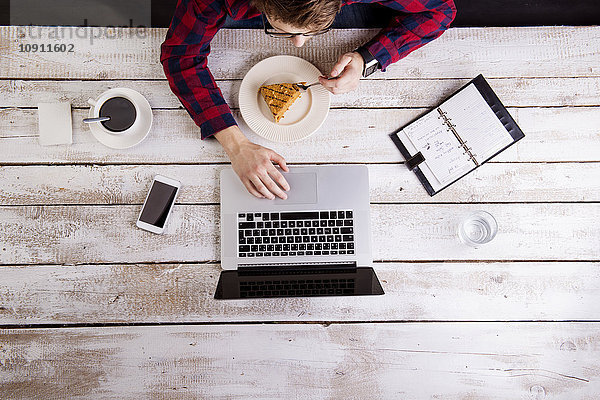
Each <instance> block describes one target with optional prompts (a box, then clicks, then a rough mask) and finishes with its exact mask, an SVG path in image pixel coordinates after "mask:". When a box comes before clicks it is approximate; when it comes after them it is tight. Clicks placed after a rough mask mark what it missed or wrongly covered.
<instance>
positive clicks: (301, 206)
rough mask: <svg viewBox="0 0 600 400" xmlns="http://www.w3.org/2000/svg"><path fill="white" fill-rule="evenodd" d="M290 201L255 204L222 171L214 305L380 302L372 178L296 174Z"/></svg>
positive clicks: (320, 169)
mask: <svg viewBox="0 0 600 400" xmlns="http://www.w3.org/2000/svg"><path fill="white" fill-rule="evenodd" d="M283 175H284V176H285V178H286V180H287V181H288V183H289V184H290V188H291V189H290V190H289V191H288V192H287V195H288V198H287V199H286V200H282V199H279V198H276V199H275V200H267V199H258V198H256V197H254V196H252V195H251V194H250V193H248V192H247V191H246V188H245V187H244V186H243V184H242V183H241V182H240V180H239V178H238V176H237V175H236V174H235V172H234V171H233V170H232V169H231V168H226V169H223V170H222V171H221V175H220V184H221V260H222V268H223V270H224V271H222V272H221V276H220V277H219V283H218V284H217V289H216V292H215V298H216V299H245V298H264V297H305V296H307V297H309V296H311V297H312V296H350V295H380V294H383V293H384V292H383V289H382V287H381V284H380V282H379V279H378V278H377V276H376V275H375V272H374V271H373V268H372V267H371V264H372V262H373V258H372V255H371V228H370V212H369V211H370V205H369V171H368V169H367V167H366V166H364V165H339V166H338V165H320V166H307V167H304V166H302V167H300V166H293V167H291V168H290V172H288V173H283Z"/></svg>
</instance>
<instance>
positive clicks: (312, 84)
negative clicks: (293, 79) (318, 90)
mask: <svg viewBox="0 0 600 400" xmlns="http://www.w3.org/2000/svg"><path fill="white" fill-rule="evenodd" d="M320 84H321V82H315V83H311V84H310V85H303V84H301V83H294V85H296V86H298V87H299V88H300V89H302V90H308V88H309V87H311V86H315V85H320Z"/></svg>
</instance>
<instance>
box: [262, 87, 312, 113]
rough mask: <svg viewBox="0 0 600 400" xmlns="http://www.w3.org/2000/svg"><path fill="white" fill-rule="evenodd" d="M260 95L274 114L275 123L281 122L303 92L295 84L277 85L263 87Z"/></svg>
mask: <svg viewBox="0 0 600 400" xmlns="http://www.w3.org/2000/svg"><path fill="white" fill-rule="evenodd" d="M260 94H262V96H263V98H264V99H265V102H266V103H267V106H269V110H271V113H273V118H275V122H279V120H280V119H281V118H283V114H285V112H286V111H287V110H288V108H290V106H291V105H292V104H294V102H295V101H296V100H297V99H298V98H299V97H300V95H301V94H302V91H301V90H300V88H298V86H296V84H295V83H275V84H273V85H265V86H261V87H260Z"/></svg>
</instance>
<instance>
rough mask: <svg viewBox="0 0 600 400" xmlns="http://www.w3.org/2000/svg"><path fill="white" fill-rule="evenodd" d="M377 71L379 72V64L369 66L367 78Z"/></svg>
mask: <svg viewBox="0 0 600 400" xmlns="http://www.w3.org/2000/svg"><path fill="white" fill-rule="evenodd" d="M376 70H377V63H375V64H373V65H369V66H368V67H367V68H365V77H367V76H369V75H371V74H372V73H373V72H375V71H376Z"/></svg>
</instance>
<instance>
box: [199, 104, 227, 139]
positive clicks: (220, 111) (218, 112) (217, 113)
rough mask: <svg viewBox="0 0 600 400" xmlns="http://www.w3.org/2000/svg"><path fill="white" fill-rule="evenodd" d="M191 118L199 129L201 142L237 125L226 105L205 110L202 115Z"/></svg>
mask: <svg viewBox="0 0 600 400" xmlns="http://www.w3.org/2000/svg"><path fill="white" fill-rule="evenodd" d="M192 118H193V119H194V122H195V123H196V125H198V126H199V127H200V132H201V134H202V139H203V140H204V139H206V138H209V137H211V136H213V135H214V134H215V133H217V132H219V131H222V130H223V129H225V128H229V127H230V126H236V125H237V123H236V122H235V119H234V118H233V115H232V114H231V109H230V108H229V106H228V105H227V104H220V105H218V106H215V107H211V108H207V109H206V110H203V111H202V114H198V115H196V116H192Z"/></svg>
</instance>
